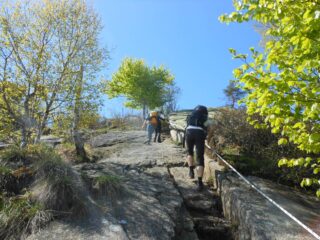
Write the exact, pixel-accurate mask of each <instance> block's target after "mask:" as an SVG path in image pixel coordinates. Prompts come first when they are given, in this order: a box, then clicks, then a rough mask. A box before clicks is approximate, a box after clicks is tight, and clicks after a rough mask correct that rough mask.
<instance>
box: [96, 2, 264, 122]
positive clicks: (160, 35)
mask: <svg viewBox="0 0 320 240" xmlns="http://www.w3.org/2000/svg"><path fill="white" fill-rule="evenodd" d="M93 6H94V8H95V9H96V11H97V12H98V14H99V15H100V17H101V20H102V23H103V25H104V28H103V31H102V34H101V43H102V44H103V45H105V46H107V48H108V49H109V50H110V51H111V52H110V57H111V59H110V60H109V66H108V69H107V70H106V71H104V72H103V74H104V75H105V76H106V77H107V79H110V78H111V75H112V73H113V72H115V71H116V70H117V69H118V67H119V65H120V63H121V61H122V59H123V58H125V57H133V58H142V59H144V60H145V62H146V63H147V64H148V65H157V66H159V65H161V64H163V65H164V66H166V67H167V68H168V69H169V70H170V71H171V72H172V73H173V75H174V76H175V81H176V84H177V85H178V86H179V87H180V89H181V94H180V96H179V98H178V105H179V107H180V109H186V108H193V107H194V106H195V105H198V104H203V105H206V106H210V107H218V106H222V105H224V104H225V103H226V99H225V97H224V95H223V89H224V88H225V87H226V86H227V84H228V81H229V80H230V79H232V78H233V76H232V70H233V69H234V68H235V67H237V66H239V65H240V64H241V62H239V61H237V60H232V57H231V55H230V53H229V51H228V49H229V48H235V49H237V50H238V51H239V52H242V53H248V52H249V50H248V49H249V47H252V46H254V47H257V46H258V45H259V40H260V35H259V34H258V33H257V32H256V31H255V30H254V28H253V26H252V24H251V23H246V24H244V23H242V24H230V25H226V24H224V23H220V22H219V21H218V17H219V16H220V15H221V14H223V13H230V12H231V11H232V10H233V7H232V0H211V1H209V0H93ZM122 103H123V99H114V100H108V99H107V98H106V99H105V103H104V105H105V106H104V107H103V108H102V114H103V115H105V116H110V115H113V114H116V113H121V112H127V110H126V109H124V108H123V106H122Z"/></svg>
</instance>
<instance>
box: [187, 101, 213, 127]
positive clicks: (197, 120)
mask: <svg viewBox="0 0 320 240" xmlns="http://www.w3.org/2000/svg"><path fill="white" fill-rule="evenodd" d="M207 120H208V109H207V108H206V107H205V106H202V105H198V106H197V107H195V109H194V110H193V111H192V113H191V114H190V115H188V117H187V126H189V125H192V126H197V127H202V128H205V126H204V123H205V121H207Z"/></svg>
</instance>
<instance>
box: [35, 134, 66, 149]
mask: <svg viewBox="0 0 320 240" xmlns="http://www.w3.org/2000/svg"><path fill="white" fill-rule="evenodd" d="M62 141H63V139H62V138H59V137H56V136H53V135H46V136H41V138H40V142H42V143H45V144H48V145H50V146H52V147H54V146H56V145H58V144H60V143H62Z"/></svg>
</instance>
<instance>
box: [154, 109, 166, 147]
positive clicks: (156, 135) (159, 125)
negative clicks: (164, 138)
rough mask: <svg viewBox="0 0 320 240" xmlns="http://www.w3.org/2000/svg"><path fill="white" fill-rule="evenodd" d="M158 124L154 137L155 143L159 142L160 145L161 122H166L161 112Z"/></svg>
mask: <svg viewBox="0 0 320 240" xmlns="http://www.w3.org/2000/svg"><path fill="white" fill-rule="evenodd" d="M157 120H158V124H157V126H156V128H155V135H154V142H156V141H158V143H161V121H164V120H165V119H164V117H163V115H162V112H159V114H158V116H157Z"/></svg>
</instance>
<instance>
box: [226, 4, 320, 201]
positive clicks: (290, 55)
mask: <svg viewBox="0 0 320 240" xmlns="http://www.w3.org/2000/svg"><path fill="white" fill-rule="evenodd" d="M234 6H235V9H236V11H235V12H233V13H231V14H230V15H223V16H221V20H222V21H224V22H227V23H228V22H243V21H249V20H253V21H255V22H258V23H261V24H262V25H264V26H265V30H266V31H265V32H264V38H265V40H266V43H265V47H264V52H262V53H260V52H258V51H256V50H255V49H254V48H250V51H251V57H252V60H250V59H248V58H247V55H245V54H238V53H237V52H236V51H235V50H234V49H230V52H231V53H232V54H233V56H234V58H238V59H242V60H243V61H244V64H243V65H242V66H241V67H240V68H237V69H235V70H234V76H235V77H236V78H237V79H238V80H239V82H240V84H241V85H242V87H243V89H244V90H246V91H247V92H248V95H247V97H246V98H245V99H244V102H245V104H246V105H247V109H248V110H247V112H248V114H249V115H251V116H252V115H254V114H259V115H261V116H262V117H263V118H264V124H259V123H258V122H256V121H255V120H254V119H252V118H249V120H250V122H251V123H252V124H253V125H255V126H256V127H263V126H265V125H268V126H270V127H271V128H272V132H273V133H278V134H281V135H282V139H280V140H279V144H287V143H288V142H292V143H294V144H296V145H297V146H298V148H299V149H300V150H303V151H305V152H306V156H305V157H304V158H300V159H283V160H281V161H280V162H279V165H280V166H282V165H285V166H288V167H293V166H297V167H302V168H311V169H312V170H313V172H314V178H311V180H304V181H302V182H301V185H303V186H310V185H312V184H315V185H316V186H317V187H319V185H320V181H319V175H318V172H319V170H318V169H319V168H320V158H319V157H317V156H319V154H320V121H319V120H320V102H319V96H320V84H319V75H320V71H319V61H320V41H319V36H320V12H319V3H318V2H317V1H291V0H276V1H275V0H258V1H256V0H242V1H234ZM307 154H310V156H311V155H313V156H312V157H310V158H308V157H307ZM317 195H318V196H319V197H320V188H319V190H318V191H317Z"/></svg>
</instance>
